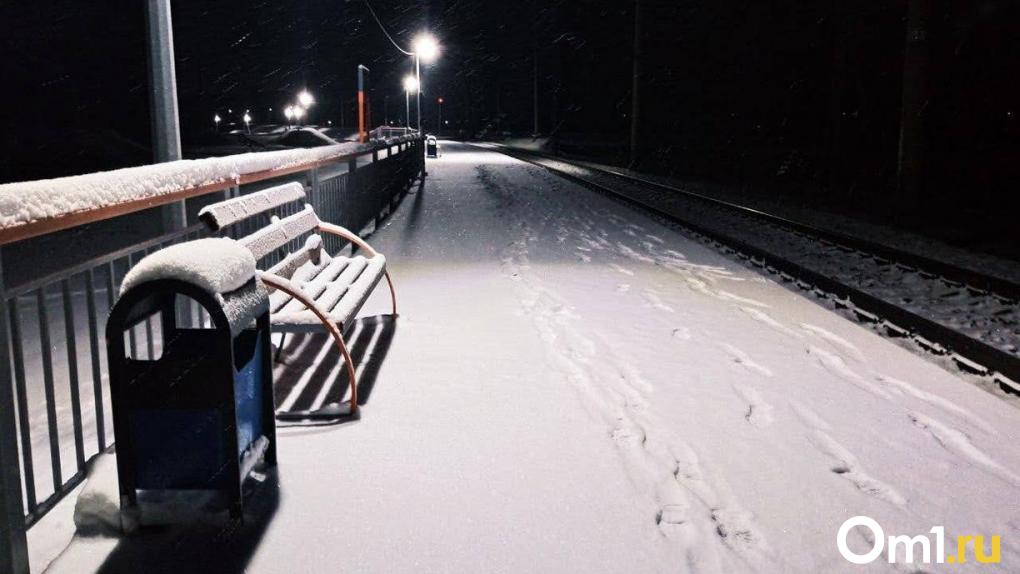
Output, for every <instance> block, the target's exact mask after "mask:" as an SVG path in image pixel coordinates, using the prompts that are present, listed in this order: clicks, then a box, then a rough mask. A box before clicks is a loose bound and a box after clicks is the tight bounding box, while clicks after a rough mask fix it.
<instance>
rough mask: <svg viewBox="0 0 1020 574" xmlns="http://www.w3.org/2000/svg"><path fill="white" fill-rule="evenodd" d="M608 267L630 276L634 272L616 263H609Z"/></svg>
mask: <svg viewBox="0 0 1020 574" xmlns="http://www.w3.org/2000/svg"><path fill="white" fill-rule="evenodd" d="M609 267H611V268H612V269H613V270H614V271H616V272H618V273H623V274H624V275H628V276H630V277H633V276H634V272H633V271H631V270H630V269H627V268H626V267H621V266H619V265H617V264H616V263H610V264H609Z"/></svg>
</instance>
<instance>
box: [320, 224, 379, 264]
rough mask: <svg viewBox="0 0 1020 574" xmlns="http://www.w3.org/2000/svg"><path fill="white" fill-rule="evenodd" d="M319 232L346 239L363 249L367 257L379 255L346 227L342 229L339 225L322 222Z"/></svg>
mask: <svg viewBox="0 0 1020 574" xmlns="http://www.w3.org/2000/svg"><path fill="white" fill-rule="evenodd" d="M319 231H322V232H324V233H329V234H330V235H336V236H338V237H342V238H344V239H346V240H347V241H350V242H351V243H353V244H355V245H357V246H358V247H359V248H361V249H362V250H363V251H364V252H365V255H367V256H368V257H375V256H376V254H377V253H378V252H377V251H376V250H375V249H372V247H371V246H370V245H369V244H368V243H365V240H364V239H362V238H360V237H358V235H357V234H356V233H354V232H353V231H351V230H349V229H347V228H345V227H340V226H339V225H333V224H332V223H327V222H325V221H320V222H319Z"/></svg>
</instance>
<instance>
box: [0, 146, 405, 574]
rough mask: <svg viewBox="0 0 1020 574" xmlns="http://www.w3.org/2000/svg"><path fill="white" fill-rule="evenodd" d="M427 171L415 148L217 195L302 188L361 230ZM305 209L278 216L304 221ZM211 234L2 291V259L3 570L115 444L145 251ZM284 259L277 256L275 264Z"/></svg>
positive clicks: (157, 343) (254, 224) (154, 335)
mask: <svg viewBox="0 0 1020 574" xmlns="http://www.w3.org/2000/svg"><path fill="white" fill-rule="evenodd" d="M401 147H403V146H401ZM390 149H396V148H390ZM423 169H424V155H423V153H422V149H421V146H420V145H418V144H417V143H411V144H407V146H406V148H404V149H403V151H401V152H400V153H394V154H392V155H390V153H388V152H387V153H385V155H384V154H383V153H376V152H373V153H370V154H365V155H362V156H359V157H357V158H356V159H352V160H351V161H350V162H348V163H340V164H328V165H323V166H320V167H316V168H312V169H310V170H308V171H305V172H301V173H296V174H291V175H287V176H283V177H280V178H275V179H273V180H266V181H260V182H258V183H252V184H249V185H245V186H234V187H231V188H229V189H227V190H225V191H223V192H215V193H222V196H223V198H229V197H235V196H237V195H242V194H246V193H252V192H255V191H258V190H259V189H264V188H266V187H269V186H272V185H278V184H280V183H283V182H285V181H288V180H290V181H295V180H296V181H301V182H302V183H304V184H305V185H306V187H307V189H308V197H307V199H306V202H307V203H309V204H311V205H312V206H313V207H314V208H315V210H316V212H317V213H318V214H319V216H320V218H322V219H323V220H325V221H329V222H331V223H336V224H338V225H342V226H344V227H347V228H349V229H351V230H353V231H355V232H360V231H361V230H363V229H364V228H365V227H366V226H367V225H368V224H369V223H371V222H372V221H374V220H375V219H376V218H377V217H378V216H379V215H380V214H381V213H382V212H383V211H384V210H386V209H388V207H389V206H390V205H392V204H393V202H394V198H397V197H399V196H400V195H401V194H403V193H405V192H406V191H407V189H408V187H409V186H410V184H411V182H412V180H413V179H414V178H416V177H418V175H419V174H420V173H422V172H423ZM301 203H302V202H295V203H294V204H292V205H287V206H284V207H283V208H281V210H279V211H280V213H281V214H283V215H289V214H293V213H296V212H297V211H298V210H300V209H301V208H302V205H301ZM157 209H158V208H157ZM135 219H138V218H137V217H135ZM103 223H106V222H103ZM268 223H269V215H268V214H263V215H260V216H259V217H255V218H252V219H251V220H247V221H244V222H241V223H240V224H237V225H234V226H230V227H228V228H227V229H225V230H224V231H223V234H224V235H227V236H231V237H240V236H243V235H247V234H249V233H252V232H254V231H255V230H257V229H259V228H260V227H263V226H265V225H267V224H268ZM63 233H65V237H66V236H68V234H67V233H66V232H63ZM205 235H207V231H206V229H205V228H204V227H203V226H202V225H201V224H197V223H196V224H193V225H191V226H189V227H186V228H185V229H183V230H179V231H174V232H171V233H167V234H164V235H160V236H157V237H153V238H151V239H146V240H144V241H140V242H136V243H135V244H133V245H127V246H124V243H123V241H121V242H120V243H116V241H115V239H111V246H110V248H109V249H108V250H107V251H106V252H102V249H99V252H101V254H100V255H98V256H96V255H94V254H95V253H96V252H97V249H96V246H95V245H92V246H90V251H89V253H90V255H89V258H88V259H86V260H84V261H74V262H73V264H70V265H66V266H64V267H63V268H57V269H54V268H53V267H52V266H51V267H46V268H45V269H44V270H43V271H42V272H41V273H42V274H41V275H39V276H31V275H28V274H26V273H25V272H24V271H25V270H24V269H23V267H19V273H18V276H19V281H18V284H17V285H9V284H5V283H4V269H3V260H2V256H3V252H4V249H0V570H3V569H5V568H12V569H13V570H14V571H15V572H19V574H20V572H27V569H28V566H27V556H23V555H25V554H26V550H25V542H24V540H25V530H26V529H27V528H28V527H30V526H31V525H32V524H34V523H35V522H36V521H38V520H39V519H40V518H41V517H42V516H43V515H44V514H45V513H46V512H47V511H49V510H50V509H51V508H52V507H53V506H54V505H55V504H56V503H57V502H59V501H60V499H61V498H63V496H65V495H66V494H67V493H68V492H70V491H72V490H73V489H74V488H75V487H76V486H77V485H78V484H80V483H81V481H82V480H83V479H84V477H85V470H86V465H87V463H88V461H89V460H90V459H91V458H92V457H93V456H95V455H96V454H97V453H99V452H102V451H104V450H106V449H107V448H108V447H109V446H110V445H111V444H112V438H113V437H112V436H110V435H109V432H110V429H112V424H111V421H110V403H109V400H110V399H109V394H108V393H106V392H104V389H105V388H107V384H108V371H107V366H106V349H105V344H104V341H105V336H104V333H105V329H106V316H107V315H108V313H109V311H110V309H111V308H112V306H113V304H114V301H115V300H116V297H117V291H118V289H119V288H120V283H121V280H122V279H123V277H124V275H125V274H126V273H127V271H128V269H130V267H131V266H132V265H133V264H134V263H135V262H137V261H138V260H140V259H141V258H142V257H144V256H145V255H147V254H149V253H152V252H154V251H157V250H159V249H162V248H164V247H166V246H168V245H171V244H174V243H178V242H181V241H186V240H191V239H197V238H199V237H203V236H205ZM324 239H325V240H326V241H327V248H328V249H329V250H330V251H331V252H334V253H335V252H337V251H339V250H340V249H342V248H343V247H344V246H345V245H344V244H343V243H342V242H341V241H340V240H339V239H337V238H335V237H333V236H328V237H325V238H324ZM37 240H39V241H40V244H41V245H48V243H46V242H47V241H49V243H52V241H51V240H50V238H47V237H46V236H42V237H39V238H37ZM303 240H304V238H298V239H296V240H295V241H293V242H292V245H289V246H287V249H295V248H297V247H298V246H300V244H301V242H302V241H303ZM25 241H26V242H30V241H36V239H29V240H25ZM65 247H66V248H67V249H74V246H73V245H67V246H65ZM285 251H286V250H280V251H278V252H276V253H273V254H271V255H270V256H269V258H270V259H272V261H271V263H275V262H277V261H279V260H280V258H282V257H283V256H284V255H285ZM181 312H182V313H183V314H184V315H187V316H188V320H189V321H190V322H191V324H196V325H201V324H203V323H205V322H206V321H207V319H208V317H202V312H201V310H200V309H197V310H196V309H191V308H189V309H186V310H184V311H181ZM126 335H127V338H128V344H129V346H130V349H131V352H132V355H133V356H148V357H153V356H155V355H157V354H158V353H159V352H161V349H162V328H161V326H160V325H158V324H153V323H152V322H151V321H145V322H143V323H142V324H139V325H137V326H136V327H135V328H132V329H131V330H130V331H129V332H128V333H127V334H126ZM47 467H48V470H46V469H47ZM22 563H23V568H22Z"/></svg>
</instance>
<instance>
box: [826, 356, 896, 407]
mask: <svg viewBox="0 0 1020 574" xmlns="http://www.w3.org/2000/svg"><path fill="white" fill-rule="evenodd" d="M807 353H808V354H809V355H811V356H812V357H814V358H815V359H816V360H817V361H818V363H819V364H820V365H821V366H822V367H823V368H824V369H825V370H826V371H829V372H830V373H832V374H833V375H836V376H837V377H839V378H841V379H843V380H844V381H847V382H849V383H851V384H853V385H854V386H856V387H858V388H860V389H862V390H864V391H866V392H869V393H871V394H873V395H876V396H879V397H882V398H883V399H886V400H891V399H892V395H890V394H889V393H888V392H887V391H886V390H885V389H883V388H882V387H880V386H878V385H876V384H875V383H873V382H871V381H869V380H867V379H865V378H864V377H862V376H861V375H858V374H857V372H856V371H854V370H853V369H851V368H850V367H849V366H848V365H847V364H846V362H845V361H843V358H842V357H840V356H839V355H837V354H835V353H833V352H830V351H827V350H825V349H822V348H820V347H816V346H814V345H808V347H807Z"/></svg>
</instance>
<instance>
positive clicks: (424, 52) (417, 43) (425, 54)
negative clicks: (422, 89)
mask: <svg viewBox="0 0 1020 574" xmlns="http://www.w3.org/2000/svg"><path fill="white" fill-rule="evenodd" d="M411 51H412V52H414V53H415V55H417V56H418V57H419V58H421V61H423V62H425V63H426V64H431V63H432V62H435V61H436V58H438V57H439V42H437V41H436V39H435V37H433V36H432V34H429V33H428V32H424V33H422V34H419V35H418V36H416V37H415V39H414V41H413V42H411Z"/></svg>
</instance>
